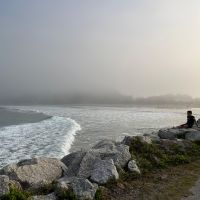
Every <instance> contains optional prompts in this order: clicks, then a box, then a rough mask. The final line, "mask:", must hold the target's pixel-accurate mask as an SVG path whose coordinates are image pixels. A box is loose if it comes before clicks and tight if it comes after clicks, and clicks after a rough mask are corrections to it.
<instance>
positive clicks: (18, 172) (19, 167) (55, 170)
mask: <svg viewBox="0 0 200 200" xmlns="http://www.w3.org/2000/svg"><path fill="white" fill-rule="evenodd" d="M66 169H67V167H66V166H65V165H64V163H62V162H61V161H59V160H58V159H54V158H33V159H28V160H23V161H20V162H19V163H17V164H10V165H8V166H6V167H4V168H3V169H2V170H1V171H0V173H1V174H4V175H7V176H9V178H10V179H11V180H15V181H18V182H19V183H20V184H21V185H22V187H23V188H24V189H27V188H30V189H37V188H41V187H45V186H46V185H49V184H51V183H52V182H53V181H55V180H56V179H59V178H60V177H61V176H62V175H63V173H64V171H66Z"/></svg>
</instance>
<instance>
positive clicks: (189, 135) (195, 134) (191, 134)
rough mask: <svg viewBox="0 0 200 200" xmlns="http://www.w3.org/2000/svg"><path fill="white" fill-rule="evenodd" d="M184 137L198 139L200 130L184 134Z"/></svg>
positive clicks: (192, 139)
mask: <svg viewBox="0 0 200 200" xmlns="http://www.w3.org/2000/svg"><path fill="white" fill-rule="evenodd" d="M185 139H186V140H190V141H197V140H200V130H195V131H192V132H189V133H186V134H185Z"/></svg>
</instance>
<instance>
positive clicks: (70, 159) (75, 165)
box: [61, 151, 86, 177]
mask: <svg viewBox="0 0 200 200" xmlns="http://www.w3.org/2000/svg"><path fill="white" fill-rule="evenodd" d="M85 155H86V151H78V152H74V153H70V154H69V155H67V156H65V157H63V158H62V159H61V161H62V162H63V163H64V164H65V165H66V166H67V167H68V169H67V170H66V172H65V175H67V176H68V177H73V176H76V175H77V174H78V172H79V168H80V164H81V161H82V159H83V157H84V156H85Z"/></svg>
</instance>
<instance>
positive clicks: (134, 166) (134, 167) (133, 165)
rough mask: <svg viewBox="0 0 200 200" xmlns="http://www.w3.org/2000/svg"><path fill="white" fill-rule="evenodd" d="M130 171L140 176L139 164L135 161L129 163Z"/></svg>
mask: <svg viewBox="0 0 200 200" xmlns="http://www.w3.org/2000/svg"><path fill="white" fill-rule="evenodd" d="M128 170H129V171H130V172H134V173H136V174H140V173H141V172H140V169H139V167H138V166H137V163H136V162H135V160H130V161H129V163H128Z"/></svg>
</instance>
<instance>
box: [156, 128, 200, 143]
mask: <svg viewBox="0 0 200 200" xmlns="http://www.w3.org/2000/svg"><path fill="white" fill-rule="evenodd" d="M158 136H159V137H160V138H161V139H170V140H174V139H186V140H190V141H195V140H200V129H199V128H187V129H185V128H167V129H161V130H159V132H158Z"/></svg>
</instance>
